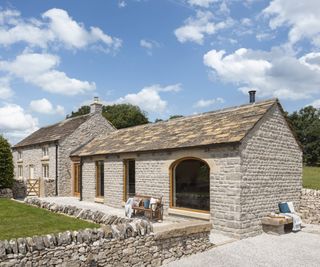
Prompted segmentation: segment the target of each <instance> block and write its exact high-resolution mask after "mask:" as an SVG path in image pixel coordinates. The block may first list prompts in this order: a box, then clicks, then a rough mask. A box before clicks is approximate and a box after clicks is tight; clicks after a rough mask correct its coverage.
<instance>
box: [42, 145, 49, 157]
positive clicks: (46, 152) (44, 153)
mask: <svg viewBox="0 0 320 267" xmlns="http://www.w3.org/2000/svg"><path fill="white" fill-rule="evenodd" d="M42 156H43V157H48V156H49V147H48V146H44V147H42Z"/></svg>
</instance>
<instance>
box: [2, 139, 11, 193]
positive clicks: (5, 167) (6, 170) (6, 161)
mask: <svg viewBox="0 0 320 267" xmlns="http://www.w3.org/2000/svg"><path fill="white" fill-rule="evenodd" d="M12 185H13V160H12V153H11V147H10V144H9V142H8V141H7V140H6V139H5V138H3V137H2V136H1V135H0V188H11V187H12Z"/></svg>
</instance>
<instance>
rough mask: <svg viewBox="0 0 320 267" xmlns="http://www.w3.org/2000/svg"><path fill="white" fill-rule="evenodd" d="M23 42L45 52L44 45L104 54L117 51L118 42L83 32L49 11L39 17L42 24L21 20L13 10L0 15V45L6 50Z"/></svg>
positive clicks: (74, 23)
mask: <svg viewBox="0 0 320 267" xmlns="http://www.w3.org/2000/svg"><path fill="white" fill-rule="evenodd" d="M18 42H24V43H27V44H28V45H30V46H37V47H41V48H46V47H47V46H48V44H50V45H54V46H55V47H56V46H63V47H65V48H67V49H82V48H86V47H90V46H93V45H95V46H99V45H100V46H101V48H102V49H103V50H105V51H110V50H116V49H118V48H120V47H121V40H120V39H118V38H115V37H111V36H109V35H107V34H106V33H104V32H103V31H102V30H101V29H100V28H97V27H91V28H90V30H87V29H86V28H85V26H84V25H83V24H82V23H79V22H77V21H75V20H73V19H72V18H71V17H70V16H69V14H68V13H67V12H66V11H65V10H63V9H58V8H53V9H50V10H48V11H46V12H45V13H43V14H42V20H38V19H35V18H31V19H24V18H22V17H21V14H20V13H19V12H18V11H16V10H2V11H0V44H2V45H5V46H8V45H11V44H14V43H18Z"/></svg>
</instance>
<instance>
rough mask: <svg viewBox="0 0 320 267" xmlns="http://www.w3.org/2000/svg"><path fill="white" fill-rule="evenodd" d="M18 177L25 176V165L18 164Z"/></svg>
mask: <svg viewBox="0 0 320 267" xmlns="http://www.w3.org/2000/svg"><path fill="white" fill-rule="evenodd" d="M18 177H19V178H22V177H23V166H22V165H18Z"/></svg>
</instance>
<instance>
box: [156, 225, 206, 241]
mask: <svg viewBox="0 0 320 267" xmlns="http://www.w3.org/2000/svg"><path fill="white" fill-rule="evenodd" d="M211 229H212V223H210V222H206V221H186V222H180V223H176V224H170V225H163V226H157V227H155V226H154V227H153V232H154V234H155V239H165V238H173V237H178V236H186V235H192V234H197V233H209V232H210V231H211Z"/></svg>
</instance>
